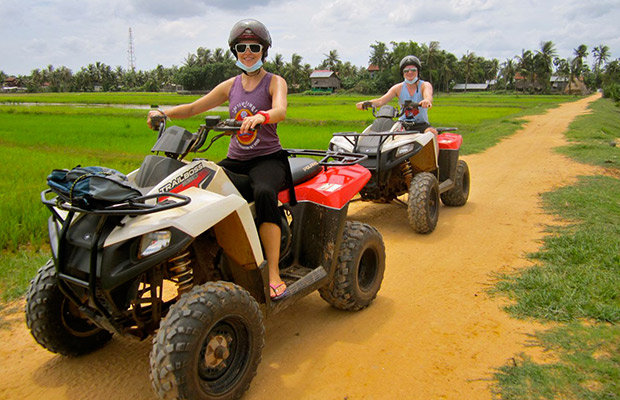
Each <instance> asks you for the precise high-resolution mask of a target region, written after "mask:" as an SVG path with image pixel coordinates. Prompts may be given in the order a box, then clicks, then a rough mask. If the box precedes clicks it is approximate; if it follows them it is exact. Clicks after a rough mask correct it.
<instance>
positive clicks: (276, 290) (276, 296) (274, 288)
mask: <svg viewBox="0 0 620 400" xmlns="http://www.w3.org/2000/svg"><path fill="white" fill-rule="evenodd" d="M283 286H284V289H282V287H283ZM269 289H270V290H269V297H271V300H280V299H281V298H282V297H284V296H285V295H286V289H287V287H286V283H284V282H282V283H279V284H277V285H274V284H272V283H270V284H269Z"/></svg>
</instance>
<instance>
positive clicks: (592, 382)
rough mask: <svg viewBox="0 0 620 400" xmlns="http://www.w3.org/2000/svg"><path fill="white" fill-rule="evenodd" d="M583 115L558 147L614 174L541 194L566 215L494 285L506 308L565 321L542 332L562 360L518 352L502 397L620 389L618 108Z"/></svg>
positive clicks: (599, 107)
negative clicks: (522, 265)
mask: <svg viewBox="0 0 620 400" xmlns="http://www.w3.org/2000/svg"><path fill="white" fill-rule="evenodd" d="M591 108H592V110H593V113H592V114H589V115H585V116H581V117H578V118H577V119H576V120H575V121H574V122H573V123H572V124H571V126H570V129H569V132H568V134H567V136H568V138H569V139H570V140H571V141H572V142H573V143H572V144H571V145H570V146H568V147H565V148H562V149H560V150H559V151H561V152H562V153H564V154H568V155H570V156H571V157H574V158H575V159H577V160H580V161H584V162H588V163H592V164H597V165H601V166H606V167H608V172H609V176H606V175H605V176H583V177H580V178H579V180H578V182H577V184H575V185H573V186H570V187H564V188H560V189H558V190H556V191H554V192H551V193H546V194H544V195H543V202H544V207H545V209H546V210H547V211H548V212H550V213H553V214H555V215H558V216H559V217H561V218H563V219H564V220H566V221H567V224H565V225H562V226H560V227H555V228H550V235H549V236H547V237H546V238H545V240H544V242H543V246H542V248H541V249H540V250H539V251H538V252H536V253H533V254H531V255H530V257H531V258H532V259H533V260H535V261H536V265H534V266H533V267H531V268H527V269H525V270H523V271H520V272H519V273H517V274H506V275H502V276H500V281H499V283H498V285H497V286H496V288H495V289H494V290H495V291H496V292H497V293H501V294H503V295H506V296H508V297H509V298H510V299H512V304H511V305H509V306H508V307H507V311H508V312H509V313H510V314H512V315H513V316H515V317H517V318H523V319H525V318H534V319H536V320H539V321H541V322H554V323H556V322H559V323H560V325H556V327H554V328H551V329H549V330H548V331H546V332H539V333H537V335H536V338H537V341H538V342H539V343H540V344H541V345H542V346H544V347H545V348H547V349H548V350H550V351H552V352H553V353H554V355H556V358H557V361H555V362H552V363H547V364H541V363H536V362H534V361H533V360H531V359H530V358H528V357H527V356H525V355H523V354H520V355H517V356H516V357H515V359H514V362H512V363H510V364H507V365H505V366H503V367H501V368H500V369H499V370H498V372H497V373H496V375H495V377H496V379H497V383H498V386H497V388H496V392H497V394H498V395H499V397H501V398H502V399H620V356H619V354H620V329H619V328H618V326H617V324H618V322H620V240H619V238H620V200H619V199H620V180H618V179H617V178H615V177H614V176H618V172H619V171H620V165H618V163H617V161H616V160H617V156H618V152H619V149H618V147H612V146H610V145H609V143H610V142H613V141H615V140H616V139H617V138H618V137H620V125H619V124H618V112H619V111H618V108H617V107H616V106H614V105H613V103H612V102H611V101H609V100H605V99H603V100H598V101H597V102H595V103H593V104H592V106H591Z"/></svg>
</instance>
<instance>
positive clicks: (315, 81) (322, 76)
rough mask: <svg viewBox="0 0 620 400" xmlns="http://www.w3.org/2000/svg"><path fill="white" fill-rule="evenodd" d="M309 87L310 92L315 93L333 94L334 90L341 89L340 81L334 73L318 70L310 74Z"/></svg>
mask: <svg viewBox="0 0 620 400" xmlns="http://www.w3.org/2000/svg"><path fill="white" fill-rule="evenodd" d="M310 85H311V87H312V90H313V91H317V92H318V91H327V92H333V91H334V90H336V89H340V88H341V87H342V84H341V83H340V79H339V78H338V76H337V75H336V73H335V72H334V71H329V70H320V69H317V70H314V71H312V73H311V74H310Z"/></svg>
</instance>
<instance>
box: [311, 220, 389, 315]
mask: <svg viewBox="0 0 620 400" xmlns="http://www.w3.org/2000/svg"><path fill="white" fill-rule="evenodd" d="M384 271H385V245H384V244H383V238H382V237H381V234H380V233H379V232H378V231H377V230H376V229H375V228H373V227H372V226H370V225H367V224H363V223H361V222H353V221H347V222H346V226H345V229H344V238H343V241H342V244H341V245H340V251H339V253H338V266H337V267H336V271H335V273H334V278H333V279H332V281H331V282H330V283H329V284H328V285H326V286H324V287H322V288H320V289H319V293H320V294H321V297H322V298H323V299H324V300H325V301H327V302H328V303H329V304H331V305H332V306H334V307H336V308H339V309H341V310H353V311H356V310H361V309H363V308H365V307H368V306H369V305H370V303H372V301H373V300H374V299H375V297H377V292H379V289H380V288H381V282H382V281H383V273H384Z"/></svg>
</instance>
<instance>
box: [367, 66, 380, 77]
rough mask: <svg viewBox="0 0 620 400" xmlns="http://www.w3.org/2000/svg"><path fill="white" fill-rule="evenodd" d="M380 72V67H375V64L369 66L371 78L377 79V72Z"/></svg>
mask: <svg viewBox="0 0 620 400" xmlns="http://www.w3.org/2000/svg"><path fill="white" fill-rule="evenodd" d="M379 71H380V70H379V67H378V66H376V65H374V64H370V65H369V66H368V73H369V74H370V77H371V78H374V77H375V75H377V72H379Z"/></svg>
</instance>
